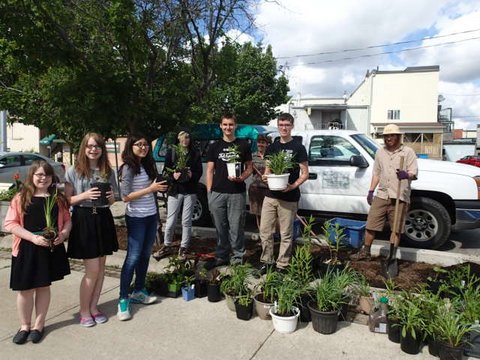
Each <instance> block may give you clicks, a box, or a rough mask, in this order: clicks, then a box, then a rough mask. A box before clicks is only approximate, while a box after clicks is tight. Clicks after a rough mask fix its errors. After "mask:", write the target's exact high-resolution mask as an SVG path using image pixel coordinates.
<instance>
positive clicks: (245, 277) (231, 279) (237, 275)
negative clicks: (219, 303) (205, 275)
mask: <svg viewBox="0 0 480 360" xmlns="http://www.w3.org/2000/svg"><path fill="white" fill-rule="evenodd" d="M252 270H253V269H252V266H251V265H250V264H237V265H232V266H230V267H229V268H228V271H229V274H228V275H226V276H224V278H223V279H222V284H221V285H220V291H221V292H222V294H224V296H225V299H226V301H227V306H228V308H229V309H230V310H232V311H235V300H236V298H237V297H238V296H241V295H244V294H246V293H248V292H249V289H248V286H249V285H250V282H249V276H250V275H251V274H252Z"/></svg>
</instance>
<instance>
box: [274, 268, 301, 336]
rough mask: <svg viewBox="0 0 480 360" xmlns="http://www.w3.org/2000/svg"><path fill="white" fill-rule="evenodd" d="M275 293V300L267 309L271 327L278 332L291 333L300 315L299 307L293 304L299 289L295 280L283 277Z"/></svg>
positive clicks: (298, 294) (297, 296)
mask: <svg viewBox="0 0 480 360" xmlns="http://www.w3.org/2000/svg"><path fill="white" fill-rule="evenodd" d="M275 293H276V294H277V300H276V301H275V304H274V306H273V307H272V308H270V311H269V312H270V316H271V317H272V322H273V328H274V329H275V330H276V331H278V332H280V333H284V334H289V333H292V332H294V331H295V329H296V328H297V323H298V318H299V316H300V309H299V308H298V307H297V306H295V305H296V302H297V299H298V298H299V296H300V293H301V291H300V289H299V287H298V284H297V283H296V282H295V281H293V280H291V279H289V278H288V277H284V279H283V281H282V282H281V283H280V284H279V285H278V287H277V289H276V291H275Z"/></svg>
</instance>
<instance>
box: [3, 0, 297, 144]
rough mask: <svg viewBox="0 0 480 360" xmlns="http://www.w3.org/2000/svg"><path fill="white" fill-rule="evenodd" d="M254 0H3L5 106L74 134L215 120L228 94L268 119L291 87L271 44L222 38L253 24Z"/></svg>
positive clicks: (246, 113)
mask: <svg viewBox="0 0 480 360" xmlns="http://www.w3.org/2000/svg"><path fill="white" fill-rule="evenodd" d="M251 2H252V0H210V1H204V0H107V1H98V0H67V1H65V0H50V1H40V0H5V1H2V2H0V108H6V109H8V110H9V112H10V114H11V115H12V117H11V120H13V121H21V122H23V123H25V124H33V125H35V126H38V127H39V128H42V129H46V130H48V131H51V132H55V133H57V134H60V135H61V136H62V137H64V138H65V139H66V140H67V141H69V142H72V143H75V142H77V141H78V140H79V139H80V138H81V136H82V135H83V134H84V133H85V132H87V131H97V132H99V133H102V134H104V135H106V136H109V137H115V136H117V135H120V134H125V133H126V132H127V131H132V130H141V131H144V132H145V133H147V134H149V135H151V136H152V137H155V136H157V135H158V134H159V132H164V131H168V130H169V129H171V128H173V127H176V126H177V124H180V123H181V124H187V125H188V124H190V123H193V122H206V121H210V120H212V119H214V120H215V121H216V120H217V119H218V116H219V114H220V112H221V111H222V110H224V109H223V108H222V107H223V105H224V104H225V100H226V99H228V105H229V106H230V107H232V109H233V110H234V111H235V112H237V113H238V114H239V118H240V119H241V120H242V121H243V120H244V119H245V121H253V122H255V121H266V120H268V119H269V118H270V117H272V116H271V115H272V114H273V112H272V108H273V107H275V106H277V105H279V104H281V103H283V102H284V101H285V97H286V92H287V90H288V87H287V81H286V79H285V78H284V77H277V75H276V70H275V68H276V63H275V60H274V59H273V57H272V54H271V49H269V48H267V49H265V51H263V49H262V47H261V46H260V45H258V46H253V45H249V44H248V45H243V46H240V45H238V44H235V43H232V42H229V41H228V39H226V40H225V41H226V43H225V45H224V46H221V47H219V46H218V44H219V42H220V39H222V38H224V35H225V34H226V33H227V32H228V31H229V30H231V29H236V28H238V25H239V24H244V29H241V30H248V29H250V28H251V27H252V26H253V18H252V17H251V14H250V12H249V11H250V9H251V7H250V5H251ZM256 64H257V65H256ZM247 83H249V85H247ZM265 89H266V90H268V91H267V92H265V93H264V94H262V93H261V92H262V91H263V90H265Z"/></svg>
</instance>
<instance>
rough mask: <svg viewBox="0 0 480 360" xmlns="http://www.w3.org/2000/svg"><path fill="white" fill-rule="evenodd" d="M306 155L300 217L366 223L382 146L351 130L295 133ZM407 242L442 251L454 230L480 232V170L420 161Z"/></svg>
mask: <svg viewBox="0 0 480 360" xmlns="http://www.w3.org/2000/svg"><path fill="white" fill-rule="evenodd" d="M293 135H294V137H295V138H297V139H301V141H302V143H303V144H304V145H305V147H306V149H307V152H308V165H309V171H310V176H309V180H308V181H306V182H305V183H304V184H303V185H302V186H301V192H302V196H301V199H300V204H299V209H300V211H299V212H300V213H305V214H314V215H319V216H340V217H348V218H356V219H365V218H366V216H367V214H368V210H369V205H368V203H367V201H366V196H367V194H368V190H369V186H370V181H371V178H372V168H373V162H374V156H375V153H376V151H377V149H378V147H379V145H378V144H377V143H376V142H375V141H373V140H372V139H371V138H369V137H368V136H366V135H365V134H363V133H359V132H355V131H349V130H309V131H304V132H301V131H296V132H294V133H293ZM418 167H419V174H418V180H416V181H413V182H412V195H411V206H410V210H409V212H408V215H407V218H406V224H405V226H406V227H405V235H404V237H403V240H404V241H405V242H406V243H408V244H409V245H412V246H416V247H421V248H438V247H439V246H441V245H442V244H443V243H444V242H445V241H447V240H448V238H449V235H450V231H451V230H452V228H456V229H466V228H478V227H480V168H476V167H473V166H468V165H462V164H457V163H451V162H445V161H437V160H427V159H418Z"/></svg>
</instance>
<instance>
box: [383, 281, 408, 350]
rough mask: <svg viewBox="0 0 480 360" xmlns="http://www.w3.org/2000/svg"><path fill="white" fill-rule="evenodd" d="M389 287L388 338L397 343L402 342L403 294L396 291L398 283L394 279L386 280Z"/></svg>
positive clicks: (387, 295)
mask: <svg viewBox="0 0 480 360" xmlns="http://www.w3.org/2000/svg"><path fill="white" fill-rule="evenodd" d="M385 288H386V289H387V291H386V293H385V295H386V297H387V298H388V312H387V334H388V339H389V340H390V341H392V342H394V343H396V344H400V333H401V327H400V316H401V313H402V311H403V310H402V304H403V295H402V294H404V293H398V291H396V285H395V283H394V282H393V280H392V279H388V280H387V281H385Z"/></svg>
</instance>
